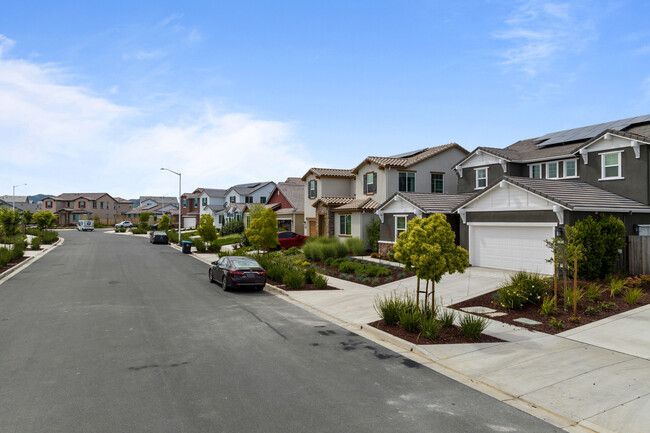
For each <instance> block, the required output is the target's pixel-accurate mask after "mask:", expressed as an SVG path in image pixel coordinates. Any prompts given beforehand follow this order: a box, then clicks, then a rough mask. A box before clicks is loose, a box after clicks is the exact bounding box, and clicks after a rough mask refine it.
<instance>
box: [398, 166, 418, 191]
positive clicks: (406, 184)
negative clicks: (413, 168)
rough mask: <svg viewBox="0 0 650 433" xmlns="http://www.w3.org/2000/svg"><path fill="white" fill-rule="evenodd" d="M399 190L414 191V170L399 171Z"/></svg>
mask: <svg viewBox="0 0 650 433" xmlns="http://www.w3.org/2000/svg"><path fill="white" fill-rule="evenodd" d="M399 191H400V192H415V173H414V172H406V171H400V172H399Z"/></svg>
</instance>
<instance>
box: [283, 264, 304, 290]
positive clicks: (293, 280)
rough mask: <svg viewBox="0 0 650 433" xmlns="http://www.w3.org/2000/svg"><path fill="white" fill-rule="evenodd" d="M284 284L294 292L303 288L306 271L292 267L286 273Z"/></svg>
mask: <svg viewBox="0 0 650 433" xmlns="http://www.w3.org/2000/svg"><path fill="white" fill-rule="evenodd" d="M282 283H283V284H284V285H286V286H287V287H289V288H290V289H293V290H297V289H299V288H301V287H302V285H303V284H305V271H303V270H302V269H300V268H294V267H290V268H289V269H287V270H286V271H285V273H284V276H283V277H282Z"/></svg>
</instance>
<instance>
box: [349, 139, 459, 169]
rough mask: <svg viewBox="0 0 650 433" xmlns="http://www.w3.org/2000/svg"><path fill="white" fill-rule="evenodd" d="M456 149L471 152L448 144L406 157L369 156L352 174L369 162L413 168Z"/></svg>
mask: <svg viewBox="0 0 650 433" xmlns="http://www.w3.org/2000/svg"><path fill="white" fill-rule="evenodd" d="M452 148H456V149H460V150H461V151H463V152H464V153H465V154H468V153H469V152H468V151H467V150H465V149H464V148H463V147H461V146H460V145H459V144H457V143H448V144H443V145H442V146H436V147H428V148H426V149H422V150H419V151H414V152H411V153H406V154H404V155H405V156H403V157H401V156H389V157H383V156H369V157H367V158H366V159H364V160H363V162H361V164H359V165H357V166H356V167H355V168H353V169H352V173H357V172H358V171H359V169H360V168H361V167H362V166H364V165H365V164H367V163H369V162H374V163H375V164H377V165H378V166H379V167H382V168H384V167H411V166H413V165H415V164H417V163H418V162H421V161H424V160H426V159H429V158H432V157H434V156H436V155H438V154H441V153H443V152H445V151H446V150H449V149H452Z"/></svg>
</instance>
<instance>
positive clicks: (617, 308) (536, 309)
mask: <svg viewBox="0 0 650 433" xmlns="http://www.w3.org/2000/svg"><path fill="white" fill-rule="evenodd" d="M623 290H625V289H623ZM495 295H496V291H494V292H490V293H486V294H485V295H481V296H478V297H476V298H472V299H468V300H466V301H463V302H459V303H457V304H454V305H451V306H450V308H454V309H457V310H460V309H461V308H465V307H479V306H480V307H487V308H492V309H494V310H497V311H498V312H502V313H507V315H505V316H499V317H489V316H487V315H482V316H485V317H489V318H490V319H492V320H496V321H499V322H503V323H508V324H511V325H514V326H520V327H523V328H527V329H530V330H532V331H538V332H545V333H547V334H558V333H560V332H563V331H566V330H569V329H573V328H577V327H579V326H582V325H586V324H587V323H591V322H595V321H598V320H601V319H605V318H607V317H610V316H613V315H615V314H619V313H623V312H625V311H629V310H633V309H634V308H638V307H640V306H643V305H647V304H650V292H648V291H647V290H646V291H644V292H643V294H642V296H641V298H640V299H639V302H638V303H637V304H635V305H629V304H628V303H627V302H625V299H624V297H623V294H622V293H621V294H620V295H618V296H615V297H613V298H612V297H610V296H609V292H606V293H604V294H603V295H601V296H600V297H599V298H598V299H597V300H596V301H592V300H590V299H587V298H586V297H585V298H583V299H582V300H581V301H580V302H579V303H578V318H579V321H572V320H571V319H572V318H573V307H572V306H571V305H567V310H568V311H566V312H565V311H564V310H563V302H564V301H563V299H562V298H561V297H560V296H561V294H558V297H559V299H558V301H557V306H558V309H557V311H555V312H554V313H552V314H550V315H549V316H545V315H543V314H542V313H541V312H540V306H539V305H533V304H526V305H525V306H524V307H523V308H522V309H519V310H506V309H505V308H503V307H502V306H501V305H499V304H498V303H497V302H496V301H495ZM601 303H611V304H609V305H608V309H607V310H605V309H603V308H599V305H602V304H601ZM612 304H613V305H612ZM587 307H592V308H596V309H598V310H599V311H598V312H597V313H596V314H589V315H587V314H585V310H586V309H587ZM472 314H476V313H472ZM479 315H481V314H479ZM551 317H554V318H555V319H556V320H557V321H562V322H563V326H562V327H558V326H554V325H551V324H550V320H551ZM518 318H526V319H531V320H536V321H538V322H541V323H542V324H541V325H526V324H523V323H520V322H515V321H514V319H518Z"/></svg>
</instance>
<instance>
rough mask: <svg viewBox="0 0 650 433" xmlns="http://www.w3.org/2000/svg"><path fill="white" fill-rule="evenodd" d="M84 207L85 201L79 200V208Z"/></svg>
mask: <svg viewBox="0 0 650 433" xmlns="http://www.w3.org/2000/svg"><path fill="white" fill-rule="evenodd" d="M85 208H86V202H85V201H83V200H80V201H79V209H85Z"/></svg>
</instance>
